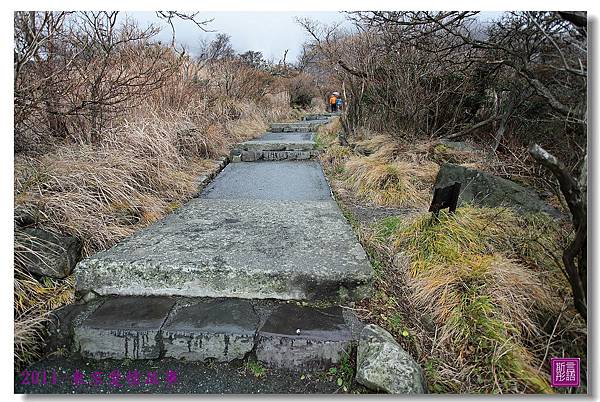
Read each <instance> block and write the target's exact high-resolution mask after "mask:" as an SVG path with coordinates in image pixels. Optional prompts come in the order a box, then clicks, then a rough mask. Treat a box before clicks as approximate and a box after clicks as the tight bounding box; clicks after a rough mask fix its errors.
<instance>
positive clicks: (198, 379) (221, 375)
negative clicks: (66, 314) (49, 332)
mask: <svg viewBox="0 0 600 402" xmlns="http://www.w3.org/2000/svg"><path fill="white" fill-rule="evenodd" d="M134 370H138V373H139V385H136V382H135V380H134V379H133V378H131V377H130V379H129V381H127V378H126V374H127V372H130V373H134ZM169 370H170V371H171V372H172V373H175V378H174V377H173V376H172V375H171V381H168V371H169ZM28 371H29V374H27V373H16V374H15V393H18V394H113V393H114V394H119V393H133V394H169V393H176V394H313V393H317V394H332V393H338V392H341V390H340V389H339V387H338V386H337V383H336V380H337V379H336V378H335V377H331V376H328V375H327V374H326V373H325V372H323V373H321V372H318V373H317V372H312V373H302V372H295V371H286V370H269V369H264V368H262V367H261V366H258V367H255V368H254V369H251V368H250V366H249V364H248V363H245V362H241V361H239V362H237V363H230V364H226V363H198V362H183V361H178V360H172V359H163V360H160V361H158V362H157V361H151V360H119V361H117V360H101V361H94V360H84V359H80V358H69V359H65V358H50V359H46V360H43V361H40V362H38V363H36V364H34V365H32V366H31V367H29V368H28ZM76 371H77V372H80V373H81V374H83V377H82V380H83V382H85V384H80V385H75V384H74V373H76ZM115 371H118V372H119V374H120V377H119V376H118V375H117V374H116V373H115V375H113V377H112V378H113V379H114V383H112V382H111V376H110V374H111V373H114V372H115ZM148 371H150V372H155V371H156V372H157V373H158V381H156V382H155V383H154V384H152V383H151V384H146V378H147V373H148ZM36 372H37V373H39V374H36ZM44 372H45V373H46V381H45V382H46V383H45V384H43V382H44V381H43V373H44ZM94 372H100V373H101V384H98V385H95V384H93V383H92V382H93V381H92V376H93V375H92V373H94ZM53 373H55V375H54V376H53ZM261 373H262V374H261ZM256 374H259V375H260V376H259V377H257V376H256ZM38 376H39V379H37V378H36V377H38ZM53 377H54V378H55V381H53V380H52V379H53ZM53 382H54V384H53ZM32 383H36V385H33V384H32Z"/></svg>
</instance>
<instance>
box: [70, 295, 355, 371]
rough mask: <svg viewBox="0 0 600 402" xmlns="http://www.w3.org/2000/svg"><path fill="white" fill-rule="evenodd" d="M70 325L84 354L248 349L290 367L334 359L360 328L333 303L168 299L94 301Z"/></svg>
mask: <svg viewBox="0 0 600 402" xmlns="http://www.w3.org/2000/svg"><path fill="white" fill-rule="evenodd" d="M71 325H72V341H71V344H72V347H71V350H72V351H73V352H76V353H79V354H80V355H81V356H82V357H84V358H90V359H135V360H148V359H160V358H173V359H179V360H186V361H200V362H203V361H207V360H216V361H218V362H231V361H233V360H238V359H244V358H245V357H247V356H248V355H249V354H250V353H253V354H254V356H255V357H256V359H257V360H258V361H260V362H262V363H264V364H265V365H266V366H268V367H272V368H286V369H295V370H299V369H302V370H321V369H324V368H327V367H330V366H332V365H335V364H337V363H339V362H340V360H341V359H342V358H343V357H344V356H345V355H347V354H349V353H350V350H351V348H352V346H354V345H355V344H356V341H357V339H358V336H359V334H360V330H361V329H362V324H361V323H360V322H359V321H358V319H357V318H356V317H355V316H354V314H352V313H351V312H350V310H347V309H342V308H340V307H338V306H331V307H325V308H316V307H309V306H301V305H298V304H295V303H282V302H273V301H264V300H241V299H228V298H221V299H209V298H173V297H108V298H100V299H97V300H95V301H94V302H93V303H90V304H89V305H88V306H87V309H86V310H85V312H83V313H79V316H78V317H77V318H75V319H73V321H72V324H71Z"/></svg>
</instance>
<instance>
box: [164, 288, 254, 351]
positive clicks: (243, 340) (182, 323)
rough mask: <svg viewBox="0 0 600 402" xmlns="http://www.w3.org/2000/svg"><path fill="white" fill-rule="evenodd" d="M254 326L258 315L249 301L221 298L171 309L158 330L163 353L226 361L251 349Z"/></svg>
mask: <svg viewBox="0 0 600 402" xmlns="http://www.w3.org/2000/svg"><path fill="white" fill-rule="evenodd" d="M257 330H258V316H257V315H256V313H255V312H254V309H253V308H252V305H251V304H250V302H248V301H247V300H239V299H225V300H211V301H197V302H193V303H192V304H190V305H187V306H183V307H182V308H179V309H176V310H174V311H173V312H172V313H171V315H170V317H169V319H168V321H167V322H166V323H165V325H164V326H163V328H162V331H161V332H162V338H163V345H164V348H165V356H166V357H173V358H176V359H185V360H190V361H204V360H206V359H209V358H213V359H216V360H217V361H221V362H225V361H226V362H229V361H232V360H234V359H242V358H244V356H245V355H246V354H247V353H248V352H250V351H251V350H252V348H253V347H254V336H255V335H256V331H257Z"/></svg>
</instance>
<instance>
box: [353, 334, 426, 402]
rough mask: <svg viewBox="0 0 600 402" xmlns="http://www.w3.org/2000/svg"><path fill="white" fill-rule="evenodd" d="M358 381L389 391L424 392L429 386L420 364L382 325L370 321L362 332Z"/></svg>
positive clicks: (358, 352)
mask: <svg viewBox="0 0 600 402" xmlns="http://www.w3.org/2000/svg"><path fill="white" fill-rule="evenodd" d="M356 360H357V363H356V366H357V368H356V381H358V382H359V383H360V384H362V385H364V386H365V387H367V388H370V389H372V390H375V391H380V392H381V391H383V392H387V393H390V394H424V393H426V392H427V385H426V383H425V377H424V375H423V370H422V369H421V366H419V365H418V364H417V362H415V360H414V359H413V358H412V357H411V356H410V355H409V354H408V352H406V351H405V350H404V349H403V348H402V346H400V345H399V344H398V342H396V340H395V339H394V337H393V336H392V335H391V334H390V333H389V332H387V331H386V330H384V329H383V328H381V327H378V326H377V325H374V324H369V325H367V326H365V327H364V329H363V330H362V332H361V333H360V339H359V342H358V351H357V357H356Z"/></svg>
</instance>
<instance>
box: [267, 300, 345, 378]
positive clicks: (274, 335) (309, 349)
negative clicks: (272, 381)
mask: <svg viewBox="0 0 600 402" xmlns="http://www.w3.org/2000/svg"><path fill="white" fill-rule="evenodd" d="M351 341H352V333H351V330H350V327H349V326H348V324H347V323H346V321H345V319H344V316H343V314H342V310H341V308H339V307H329V308H325V309H317V308H313V307H301V306H298V305H295V304H284V305H280V306H279V307H277V309H275V311H273V312H272V313H271V315H270V316H269V318H268V319H267V321H266V322H265V324H264V325H263V326H262V328H261V329H260V331H259V333H258V341H257V344H256V358H257V359H258V360H260V361H262V362H263V363H265V364H267V365H268V366H269V367H274V368H288V369H296V370H297V369H326V368H328V367H330V366H332V365H335V364H337V363H339V362H340V360H341V359H342V358H343V357H344V355H345V354H347V353H349V351H350V348H351Z"/></svg>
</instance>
